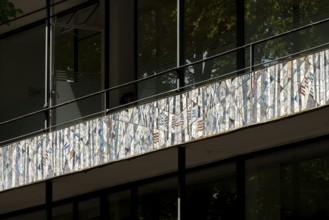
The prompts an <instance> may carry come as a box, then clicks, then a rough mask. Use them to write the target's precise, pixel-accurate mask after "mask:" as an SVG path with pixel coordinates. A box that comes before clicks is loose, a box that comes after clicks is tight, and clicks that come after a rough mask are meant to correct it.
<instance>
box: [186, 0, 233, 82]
mask: <svg viewBox="0 0 329 220" xmlns="http://www.w3.org/2000/svg"><path fill="white" fill-rule="evenodd" d="M185 5H186V6H185V7H186V12H185V54H186V62H187V63H191V62H195V61H198V60H202V59H205V58H207V57H211V56H213V55H215V54H218V53H220V52H224V51H227V50H229V49H233V48H235V47H236V36H235V35H236V5H235V1H231V0H186V4H185ZM235 60H236V53H231V54H228V55H225V56H222V57H219V58H217V59H212V60H209V61H207V62H204V63H201V64H198V65H194V66H190V67H189V68H187V69H186V70H185V74H186V76H185V83H186V84H190V83H197V82H200V81H203V80H207V79H210V78H212V77H216V76H219V75H221V74H226V73H229V72H231V71H234V70H235V67H236V61H235Z"/></svg>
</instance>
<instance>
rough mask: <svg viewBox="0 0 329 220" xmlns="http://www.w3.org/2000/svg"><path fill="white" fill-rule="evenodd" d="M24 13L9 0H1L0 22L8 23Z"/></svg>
mask: <svg viewBox="0 0 329 220" xmlns="http://www.w3.org/2000/svg"><path fill="white" fill-rule="evenodd" d="M22 13H23V11H22V10H21V9H18V8H16V7H15V5H14V4H13V3H12V2H10V1H9V0H0V24H4V23H7V22H8V21H10V20H11V19H13V18H16V17H17V15H19V14H22Z"/></svg>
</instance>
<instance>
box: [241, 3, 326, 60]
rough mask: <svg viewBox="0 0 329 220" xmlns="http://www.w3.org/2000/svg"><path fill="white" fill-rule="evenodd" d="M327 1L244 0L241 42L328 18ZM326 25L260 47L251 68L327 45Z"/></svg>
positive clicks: (255, 39)
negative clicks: (243, 26) (243, 24)
mask: <svg viewBox="0 0 329 220" xmlns="http://www.w3.org/2000/svg"><path fill="white" fill-rule="evenodd" d="M328 7H329V4H328V1H326V0H315V1H305V0H302V1H296V0H274V1H272V0H268V1H254V0H247V1H246V3H245V33H246V34H245V42H246V43H251V42H255V41H258V40H261V39H264V38H267V37H271V36H274V35H278V34H280V33H284V32H287V31H290V30H293V29H294V28H298V27H302V26H304V25H307V24H311V23H313V22H316V21H320V20H322V19H325V18H328V17H329V13H328V10H327V9H328ZM328 27H329V22H326V23H324V24H323V25H321V26H316V27H311V28H307V29H304V30H302V31H297V32H295V33H291V34H289V35H285V36H282V37H279V38H276V39H273V40H268V41H266V42H264V43H260V44H257V45H256V46H255V49H254V62H255V64H259V63H264V62H270V64H271V61H272V60H275V59H278V58H280V57H283V56H288V58H289V56H290V55H291V54H294V53H299V52H300V51H302V50H305V49H309V48H312V47H315V46H317V45H321V44H323V43H327V38H328V32H327V31H326V30H328Z"/></svg>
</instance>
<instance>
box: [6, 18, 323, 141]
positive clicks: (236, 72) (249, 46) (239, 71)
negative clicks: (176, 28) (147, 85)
mask: <svg viewBox="0 0 329 220" xmlns="http://www.w3.org/2000/svg"><path fill="white" fill-rule="evenodd" d="M328 21H329V18H326V19H323V20H320V21H317V22H313V23H310V24H307V25H304V26H301V27H298V28H295V29H292V30H289V31H286V32H283V33H280V34H276V35H274V36H271V37H267V38H264V39H261V40H258V41H255V42H252V43H248V44H245V45H243V46H240V47H236V48H234V49H231V50H227V51H225V52H222V53H218V54H216V55H213V56H210V57H207V58H205V59H200V60H198V61H195V62H191V63H188V64H184V65H181V66H177V67H174V68H170V69H167V70H165V71H161V72H158V73H156V74H154V75H150V76H147V77H144V78H140V79H136V80H133V81H130V82H127V83H123V84H120V85H118V86H113V87H111V88H108V89H103V90H100V91H97V92H94V93H90V94H88V95H85V96H81V97H79V98H76V99H72V100H69V101H66V102H63V103H60V104H56V105H53V106H51V107H46V108H42V109H40V110H37V111H33V112H30V113H28V114H24V115H21V116H18V117H15V118H12V119H9V120H6V121H3V122H0V127H1V126H3V125H7V124H9V123H13V122H16V121H19V120H22V119H25V118H28V117H31V116H35V115H37V114H40V113H48V112H49V111H51V110H54V109H57V108H60V107H63V106H67V105H69V104H72V103H77V102H79V101H81V100H85V99H88V98H91V97H94V96H98V95H106V94H107V93H109V92H111V91H114V90H118V89H120V88H123V87H126V86H131V85H137V84H138V83H141V82H144V81H147V80H150V79H153V78H156V77H159V76H162V75H164V74H168V73H172V72H176V75H177V76H176V81H178V80H179V78H180V76H179V74H181V73H184V69H185V68H187V67H190V66H194V65H197V64H201V63H205V62H207V61H209V60H212V59H216V58H220V57H222V56H225V55H229V54H231V53H236V52H238V51H243V52H245V50H248V49H249V52H250V54H249V56H250V57H249V64H250V65H249V66H246V67H244V68H240V69H236V70H234V71H231V72H228V73H225V74H221V75H219V76H216V77H212V78H209V79H206V80H203V81H199V82H194V83H193V84H189V85H185V86H180V85H179V83H177V87H176V88H174V89H171V90H168V91H165V92H161V93H157V94H155V95H150V96H148V97H146V98H141V99H136V100H135V101H131V102H129V103H127V104H122V105H118V106H115V107H112V108H108V109H104V110H102V111H99V112H96V113H93V114H89V115H86V116H82V117H79V118H75V119H72V120H69V121H65V122H63V123H58V124H56V125H51V126H49V127H46V128H42V129H39V130H35V131H33V132H29V133H26V134H24V135H20V136H16V137H14V138H10V139H7V140H4V141H0V145H4V144H6V143H10V142H13V141H16V140H18V139H22V138H26V137H28V136H32V135H36V134H39V133H40V132H45V131H50V130H53V129H55V128H58V127H60V126H63V125H67V124H71V123H74V122H77V121H81V120H84V119H86V118H91V117H95V116H99V115H103V114H104V115H105V114H108V113H110V112H115V111H117V110H119V109H123V108H127V107H129V106H131V105H136V104H137V103H142V102H145V101H148V100H152V99H155V98H159V97H162V96H168V95H170V94H174V93H177V92H181V91H183V90H185V89H188V88H192V87H195V86H199V85H201V84H205V83H208V82H210V81H214V80H223V79H227V78H233V77H236V76H237V75H243V74H248V73H251V72H253V71H254V70H255V69H259V68H262V67H263V68H264V67H265V66H266V65H271V64H273V63H277V62H280V61H283V60H287V59H291V57H296V56H299V55H301V54H305V53H309V52H310V51H315V50H319V49H322V48H325V47H329V42H327V43H324V44H320V45H317V46H315V47H312V48H307V49H305V50H300V51H298V52H295V53H291V54H288V55H286V56H282V57H279V58H276V59H272V60H270V61H267V62H262V63H259V64H254V54H255V52H254V48H255V46H257V45H259V44H262V43H266V42H268V41H271V40H274V39H278V38H280V37H283V36H287V35H290V34H293V33H297V32H298V31H302V30H305V29H307V28H312V27H315V26H319V25H321V24H324V23H326V22H328Z"/></svg>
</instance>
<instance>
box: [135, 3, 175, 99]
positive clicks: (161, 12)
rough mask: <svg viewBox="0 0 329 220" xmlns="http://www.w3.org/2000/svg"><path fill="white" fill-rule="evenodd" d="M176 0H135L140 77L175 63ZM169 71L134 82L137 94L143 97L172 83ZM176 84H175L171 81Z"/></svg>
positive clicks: (152, 73) (155, 92)
mask: <svg viewBox="0 0 329 220" xmlns="http://www.w3.org/2000/svg"><path fill="white" fill-rule="evenodd" d="M176 5H177V4H176V0H160V1H152V0H139V1H138V17H137V28H138V35H137V77H138V78H143V77H146V76H150V75H154V74H156V73H159V72H161V71H164V70H168V69H170V68H173V67H175V66H176V65H177V64H176V60H177V58H176V51H177V50H176V45H177V43H176V39H177V37H176V35H177V24H176V23H177V22H176V20H177V19H176V16H177V15H176ZM169 75H170V73H169V74H165V75H163V76H160V77H159V78H158V79H157V80H147V81H145V82H143V83H141V84H139V85H138V97H140V98H144V97H148V96H151V95H154V94H157V93H159V92H161V91H164V90H168V88H170V87H172V86H173V83H174V82H173V81H175V80H171V77H168V76H169ZM174 86H176V84H174Z"/></svg>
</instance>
